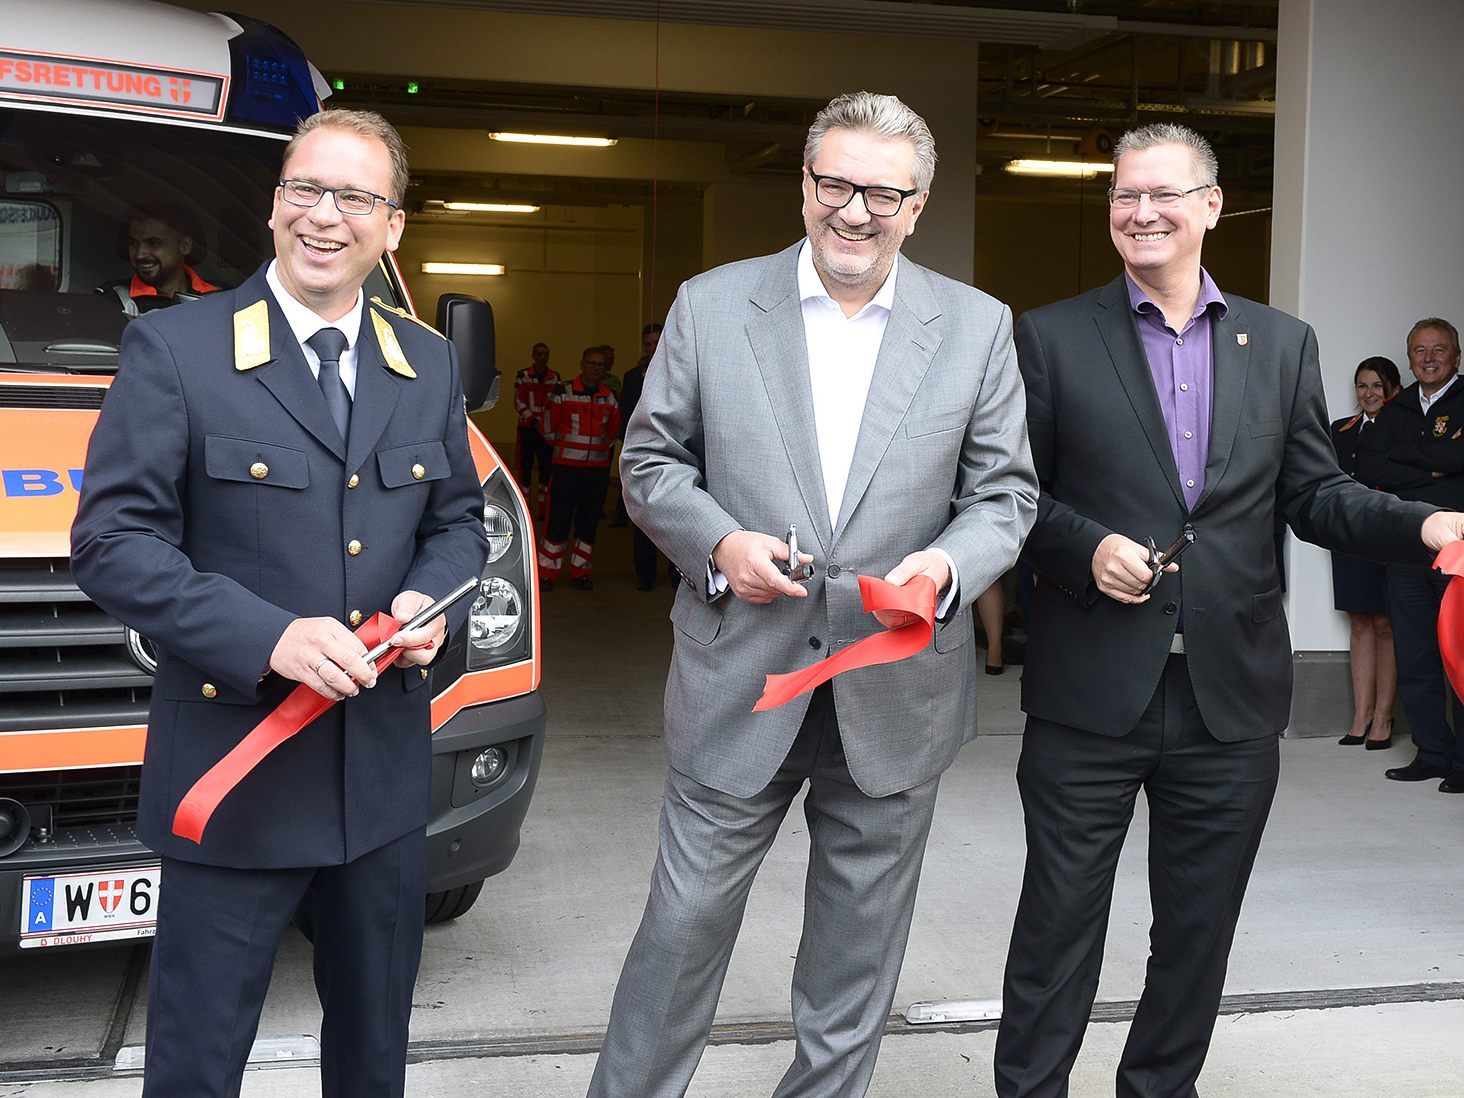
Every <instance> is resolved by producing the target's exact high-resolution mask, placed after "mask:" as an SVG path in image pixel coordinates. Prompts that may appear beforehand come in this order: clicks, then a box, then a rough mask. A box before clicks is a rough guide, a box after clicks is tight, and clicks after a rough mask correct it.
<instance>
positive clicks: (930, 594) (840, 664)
mask: <svg viewBox="0 0 1464 1098" xmlns="http://www.w3.org/2000/svg"><path fill="white" fill-rule="evenodd" d="M935 594H936V592H935V581H934V580H933V579H931V578H930V577H929V576H915V577H913V578H912V579H910V580H909V581H908V582H907V583H905V584H904V585H903V586H896V585H895V584H893V583H889V582H887V581H885V580H882V579H874V578H873V577H872V576H860V577H859V596H860V598H861V599H863V601H864V612H865V613H866V614H872V613H874V612H875V611H876V610H891V611H901V612H903V613H905V614H908V615H910V616H911V618H912V620H910V621H908V622H906V623H905V624H904V625H897V626H895V627H894V628H893V629H886V630H885V631H884V632H883V633H876V634H875V635H874V636H872V637H865V638H864V639H863V640H862V641H859V642H858V643H857V644H851V645H850V646H849V647H848V648H845V649H844V650H843V651H841V652H837V653H835V654H834V655H832V656H830V657H829V658H828V659H826V660H820V661H819V662H818V663H815V664H813V665H812V666H811V667H805V668H803V669H802V670H799V671H790V672H788V673H787V674H784V675H769V676H768V681H767V685H766V686H764V687H763V693H762V697H760V698H758V700H757V704H756V705H754V706H753V707H752V711H753V712H754V713H760V712H762V711H763V710H765V709H776V708H777V707H778V706H780V705H782V704H783V703H784V702H788V701H792V700H793V699H794V698H796V697H798V696H799V695H800V694H806V693H808V692H809V691H810V690H812V689H813V688H814V687H816V686H822V685H823V684H824V683H826V682H828V681H829V680H830V679H831V678H833V677H834V676H835V675H839V674H842V673H843V672H845V671H852V670H854V669H855V668H856V667H873V666H874V665H875V664H880V663H894V662H896V661H897V660H903V659H905V658H906V657H908V656H913V655H914V654H915V653H916V652H919V651H920V650H921V649H922V648H924V647H925V646H926V645H927V644H929V643H930V638H931V637H932V636H933V635H934V634H935Z"/></svg>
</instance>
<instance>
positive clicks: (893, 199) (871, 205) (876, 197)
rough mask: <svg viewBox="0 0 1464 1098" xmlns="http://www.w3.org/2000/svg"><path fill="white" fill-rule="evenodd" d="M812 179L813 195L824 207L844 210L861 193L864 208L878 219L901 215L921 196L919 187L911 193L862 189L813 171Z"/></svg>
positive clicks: (877, 188) (876, 188) (835, 177)
mask: <svg viewBox="0 0 1464 1098" xmlns="http://www.w3.org/2000/svg"><path fill="white" fill-rule="evenodd" d="M808 177H809V178H810V179H812V180H813V196H814V197H815V198H817V199H818V204H819V205H820V206H827V207H828V208H829V209H831V210H842V209H843V208H844V207H845V206H847V205H849V203H850V202H852V201H854V196H855V195H856V194H857V195H862V196H863V197H864V208H865V209H866V210H868V211H869V212H870V213H872V214H874V215H875V216H877V217H893V216H894V215H895V214H897V213H899V212H900V207H901V206H903V205H904V204H905V199H907V198H909V197H911V196H912V195H917V194H919V193H920V189H919V188H918V187H911V188H910V189H909V190H908V191H902V190H901V189H900V188H899V187H861V186H860V185H859V184H858V183H850V182H849V181H848V180H847V179H840V178H839V177H838V176H836V175H819V174H817V173H816V172H814V171H812V170H810V171H809V173H808Z"/></svg>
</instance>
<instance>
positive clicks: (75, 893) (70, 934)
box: [20, 865, 162, 949]
mask: <svg viewBox="0 0 1464 1098" xmlns="http://www.w3.org/2000/svg"><path fill="white" fill-rule="evenodd" d="M161 876H162V870H161V868H160V867H159V866H156V865H139V866H129V867H128V868H126V869H108V870H103V871H98V872H91V873H60V874H57V875H56V876H54V877H27V878H25V881H24V882H23V883H22V885H21V891H20V948H21V949H42V948H45V947H49V946H64V945H81V944H82V943H84V942H106V941H111V940H113V939H117V938H151V937H152V936H153V935H154V934H155V933H156V932H157V906H158V880H159V878H160V877H161Z"/></svg>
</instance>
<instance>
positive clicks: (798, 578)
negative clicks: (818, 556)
mask: <svg viewBox="0 0 1464 1098" xmlns="http://www.w3.org/2000/svg"><path fill="white" fill-rule="evenodd" d="M783 540H784V541H786V542H787V543H788V559H787V560H786V561H780V562H779V563H778V571H779V572H782V573H783V575H785V576H787V577H788V578H789V579H790V580H792V581H793V582H794V583H804V582H806V581H808V580H811V579H812V578H813V561H811V560H810V561H800V560H799V559H798V553H799V549H798V527H797V526H796V525H795V524H793V523H789V524H788V536H787V537H786V538H784V539H783Z"/></svg>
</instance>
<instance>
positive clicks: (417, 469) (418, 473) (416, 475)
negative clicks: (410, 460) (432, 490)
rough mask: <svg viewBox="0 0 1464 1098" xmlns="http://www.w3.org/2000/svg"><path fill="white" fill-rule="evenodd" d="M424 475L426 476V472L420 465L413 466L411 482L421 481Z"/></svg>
mask: <svg viewBox="0 0 1464 1098" xmlns="http://www.w3.org/2000/svg"><path fill="white" fill-rule="evenodd" d="M426 475H427V470H426V469H425V468H423V467H422V466H421V465H413V466H412V479H413V480H421V479H422V478H423V477H425V476H426Z"/></svg>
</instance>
